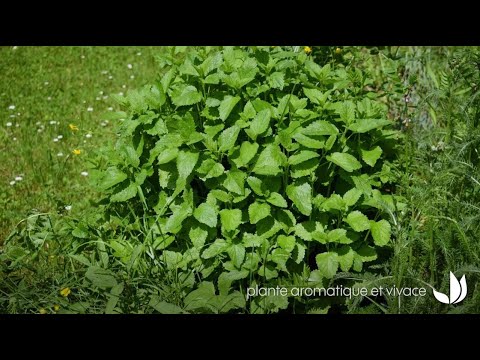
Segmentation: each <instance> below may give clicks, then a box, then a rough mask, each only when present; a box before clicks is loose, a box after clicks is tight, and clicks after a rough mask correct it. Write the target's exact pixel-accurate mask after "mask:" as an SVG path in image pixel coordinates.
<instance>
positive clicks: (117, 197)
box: [110, 182, 137, 202]
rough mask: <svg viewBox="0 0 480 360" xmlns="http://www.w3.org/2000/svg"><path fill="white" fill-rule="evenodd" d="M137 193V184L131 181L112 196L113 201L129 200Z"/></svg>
mask: <svg viewBox="0 0 480 360" xmlns="http://www.w3.org/2000/svg"><path fill="white" fill-rule="evenodd" d="M135 195H137V184H135V183H133V182H132V183H130V184H129V185H128V186H127V187H125V188H124V189H123V190H121V191H119V192H116V193H115V194H113V195H112V196H111V197H110V201H111V202H123V201H127V200H129V199H131V198H133V197H135Z"/></svg>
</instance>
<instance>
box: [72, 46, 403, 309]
mask: <svg viewBox="0 0 480 360" xmlns="http://www.w3.org/2000/svg"><path fill="white" fill-rule="evenodd" d="M185 50H186V49H185V48H181V47H174V48H170V49H168V51H166V52H165V53H164V54H163V55H162V56H160V57H159V61H160V63H161V65H162V66H163V73H162V76H161V78H160V80H159V81H158V82H156V83H155V84H153V85H149V86H145V87H144V88H142V89H141V90H139V91H132V92H130V93H129V94H128V96H126V97H124V98H120V101H121V102H122V104H123V105H124V106H125V110H126V113H121V114H119V117H121V118H122V119H123V121H122V124H121V127H120V129H119V133H118V135H119V138H118V141H117V143H116V145H115V147H114V148H111V149H109V150H108V151H106V152H105V153H104V156H103V157H100V158H99V159H98V161H97V164H96V166H97V171H93V170H92V175H93V178H94V179H95V180H96V183H97V186H98V188H99V189H100V190H101V191H102V192H103V193H104V194H105V196H104V198H103V200H102V201H101V203H100V204H99V205H100V207H99V209H100V210H101V214H103V215H102V216H103V218H102V219H103V220H102V225H101V226H100V227H98V229H101V231H99V232H98V236H99V237H101V238H102V239H103V240H102V244H103V245H102V246H103V251H104V252H105V253H107V254H110V259H114V260H109V256H108V255H106V261H105V262H104V264H103V267H105V268H106V267H107V266H108V264H109V261H115V262H120V263H123V264H124V265H125V266H126V267H127V268H128V269H129V270H130V269H134V270H135V271H139V272H143V273H145V272H150V273H151V274H157V275H158V274H161V276H160V277H159V279H161V281H162V282H164V285H166V283H167V282H168V283H169V284H170V285H169V286H173V287H174V290H172V292H165V291H157V292H156V294H154V295H153V296H152V297H151V301H150V304H151V306H152V307H154V308H155V309H156V310H158V311H161V312H174V311H178V312H180V311H189V312H228V311H232V310H233V311H248V312H252V313H259V312H261V313H263V312H276V311H279V310H280V309H287V308H288V306H289V305H290V306H292V305H293V304H294V302H295V301H296V302H298V304H299V306H300V304H304V303H305V301H306V299H301V298H298V299H295V301H290V302H289V300H288V298H287V297H274V296H272V297H258V298H254V299H251V300H250V301H249V303H246V301H245V294H244V292H245V288H246V287H247V286H255V285H256V284H258V285H260V286H266V285H276V284H280V285H296V286H327V285H328V284H330V283H331V282H332V281H334V278H335V276H336V275H337V274H338V273H339V272H361V271H364V270H365V268H366V267H368V266H369V264H371V263H372V262H375V261H376V260H377V259H378V257H379V256H381V255H379V254H381V251H380V250H381V249H383V248H386V249H388V248H390V247H391V225H390V222H389V220H390V219H391V216H392V213H393V212H395V211H396V209H397V202H398V201H397V200H398V199H397V198H396V196H395V195H392V191H393V190H394V185H395V177H394V176H393V175H392V174H393V173H392V171H391V168H392V166H393V165H392V161H393V160H394V154H395V151H394V148H395V144H396V143H397V142H398V138H399V135H398V132H397V131H395V130H392V128H391V122H390V121H389V120H387V115H386V114H387V110H388V109H387V106H386V105H385V104H383V103H382V102H380V101H378V100H377V98H376V95H375V93H373V92H371V91H368V85H369V84H370V83H371V82H372V80H371V79H370V78H369V76H368V74H367V73H365V72H362V71H361V70H359V68H358V67H353V66H349V65H348V64H347V65H344V64H342V63H340V64H339V65H338V66H335V67H334V66H332V64H331V63H330V62H329V63H320V64H319V63H316V62H315V61H314V58H313V57H312V56H311V55H308V54H307V53H305V52H304V51H302V49H300V51H298V50H299V49H287V48H279V47H273V48H271V47H254V48H233V47H225V48H222V49H218V48H212V47H206V48H198V49H188V51H185ZM295 50H297V51H295ZM339 54H340V52H339ZM342 56H343V55H342ZM96 221H100V220H99V219H96ZM92 227H93V226H92ZM76 230H77V231H76V233H75V232H74V235H76V236H77V237H79V238H84V239H88V238H89V237H90V236H91V235H89V233H88V230H89V229H88V225H85V224H83V225H82V224H79V227H78V228H77V229H76ZM105 245H106V246H105ZM89 271H90V279H92V281H94V284H95V281H97V282H98V281H100V282H101V279H102V276H105V274H103V275H102V271H103V270H102V269H101V267H98V266H95V268H94V269H93V270H92V269H89ZM98 279H100V280H98ZM101 285H103V286H104V287H106V288H108V287H109V286H108V284H101ZM114 285H116V283H115V284H113V283H112V284H111V286H110V287H112V286H114ZM159 286H160V287H161V284H160V285H159ZM172 294H174V295H172ZM235 309H236V310H235ZM242 309H244V310H242Z"/></svg>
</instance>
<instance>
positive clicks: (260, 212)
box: [248, 202, 270, 224]
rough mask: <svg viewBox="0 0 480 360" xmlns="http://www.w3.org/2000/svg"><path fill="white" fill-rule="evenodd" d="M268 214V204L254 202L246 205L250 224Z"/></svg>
mask: <svg viewBox="0 0 480 360" xmlns="http://www.w3.org/2000/svg"><path fill="white" fill-rule="evenodd" d="M269 215H270V205H268V204H265V203H259V202H254V203H253V204H251V205H250V206H249V207H248V216H249V218H250V223H251V224H256V223H257V222H259V221H260V220H262V219H264V218H266V217H267V216H269Z"/></svg>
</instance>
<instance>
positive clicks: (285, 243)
mask: <svg viewBox="0 0 480 360" xmlns="http://www.w3.org/2000/svg"><path fill="white" fill-rule="evenodd" d="M277 243H278V246H280V247H281V248H282V249H284V250H286V251H287V252H289V253H290V252H292V251H293V249H295V244H296V243H295V236H286V235H278V237H277Z"/></svg>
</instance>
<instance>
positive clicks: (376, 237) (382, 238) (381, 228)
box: [370, 220, 392, 246]
mask: <svg viewBox="0 0 480 360" xmlns="http://www.w3.org/2000/svg"><path fill="white" fill-rule="evenodd" d="M370 229H371V230H372V237H373V242H374V243H375V245H377V246H385V245H387V244H388V243H389V242H390V236H391V231H392V229H391V226H390V223H389V222H388V221H387V220H380V221H377V222H375V221H371V222H370Z"/></svg>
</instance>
